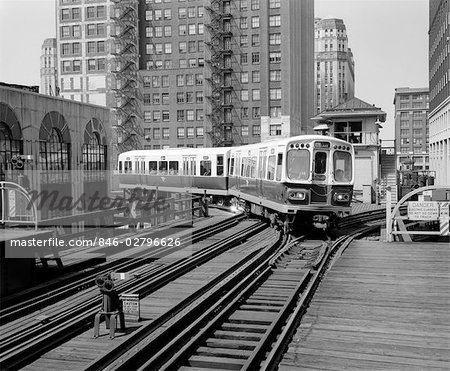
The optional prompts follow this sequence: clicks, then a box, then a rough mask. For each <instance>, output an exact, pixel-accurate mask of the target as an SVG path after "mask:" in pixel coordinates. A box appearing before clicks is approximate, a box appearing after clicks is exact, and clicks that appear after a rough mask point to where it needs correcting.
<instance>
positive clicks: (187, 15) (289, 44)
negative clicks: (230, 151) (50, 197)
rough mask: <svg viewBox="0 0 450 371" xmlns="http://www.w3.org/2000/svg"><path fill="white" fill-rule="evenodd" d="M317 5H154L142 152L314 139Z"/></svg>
mask: <svg viewBox="0 0 450 371" xmlns="http://www.w3.org/2000/svg"><path fill="white" fill-rule="evenodd" d="M313 22H314V2H313V0H302V1H297V0H240V1H238V0H209V1H202V0H190V1H181V0H177V1H175V0H172V1H170V0H165V1H162V0H147V1H146V2H145V4H141V7H140V22H139V27H140V38H139V40H140V45H139V46H140V54H141V57H140V70H141V75H142V82H143V102H144V105H143V116H144V124H143V125H144V138H145V141H144V148H152V149H154V148H167V147H169V146H170V147H176V146H188V147H202V146H209V145H214V146H223V145H236V144H244V143H254V142H259V141H261V140H266V139H271V138H279V137H283V136H290V135H296V134H300V133H309V132H312V123H310V118H311V117H312V116H313V115H314V98H313V87H314V85H313V84H314V80H313V69H314V66H313V60H314V50H313V41H314V39H313V37H314V36H313Z"/></svg>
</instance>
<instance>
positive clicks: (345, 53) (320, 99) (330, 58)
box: [314, 18, 355, 113]
mask: <svg viewBox="0 0 450 371" xmlns="http://www.w3.org/2000/svg"><path fill="white" fill-rule="evenodd" d="M314 80H315V84H314V85H315V89H316V91H315V94H314V106H315V109H316V113H319V112H321V111H324V110H327V109H329V108H332V107H334V106H337V105H339V104H342V103H344V102H346V101H348V100H350V99H352V98H353V97H354V95H355V62H354V60H353V53H352V51H351V49H350V48H349V47H348V37H347V30H346V28H345V24H344V22H343V20H342V19H336V18H327V19H320V18H316V19H315V21H314Z"/></svg>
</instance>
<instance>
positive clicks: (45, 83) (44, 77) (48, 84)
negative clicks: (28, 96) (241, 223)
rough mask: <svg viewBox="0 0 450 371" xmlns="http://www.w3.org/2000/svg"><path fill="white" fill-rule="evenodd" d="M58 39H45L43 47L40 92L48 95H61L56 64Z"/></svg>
mask: <svg viewBox="0 0 450 371" xmlns="http://www.w3.org/2000/svg"><path fill="white" fill-rule="evenodd" d="M56 50H57V49H56V39H54V38H52V39H45V40H44V43H43V44H42V47H41V51H42V53H41V84H40V89H39V90H40V92H41V94H46V95H53V96H57V95H59V88H58V84H57V83H56V81H57V68H56V67H57V64H56Z"/></svg>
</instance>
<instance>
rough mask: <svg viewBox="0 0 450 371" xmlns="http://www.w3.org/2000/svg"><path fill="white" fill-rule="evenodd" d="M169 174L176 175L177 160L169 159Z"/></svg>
mask: <svg viewBox="0 0 450 371" xmlns="http://www.w3.org/2000/svg"><path fill="white" fill-rule="evenodd" d="M169 175H178V161H169Z"/></svg>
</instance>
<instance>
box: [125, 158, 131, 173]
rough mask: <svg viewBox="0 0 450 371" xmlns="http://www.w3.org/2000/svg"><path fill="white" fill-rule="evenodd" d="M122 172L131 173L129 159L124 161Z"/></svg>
mask: <svg viewBox="0 0 450 371" xmlns="http://www.w3.org/2000/svg"><path fill="white" fill-rule="evenodd" d="M124 172H125V173H131V161H125V167H124Z"/></svg>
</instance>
